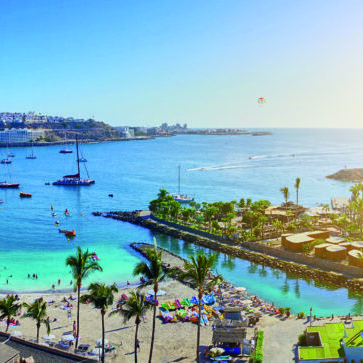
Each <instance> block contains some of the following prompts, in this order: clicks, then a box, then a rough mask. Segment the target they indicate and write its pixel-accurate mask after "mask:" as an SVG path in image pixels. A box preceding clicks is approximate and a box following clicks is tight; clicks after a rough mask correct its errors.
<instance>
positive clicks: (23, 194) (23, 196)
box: [19, 192, 32, 198]
mask: <svg viewBox="0 0 363 363" xmlns="http://www.w3.org/2000/svg"><path fill="white" fill-rule="evenodd" d="M19 196H20V198H31V197H32V195H31V194H30V193H24V192H20V194H19Z"/></svg>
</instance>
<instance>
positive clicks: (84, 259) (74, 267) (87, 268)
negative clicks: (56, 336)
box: [66, 246, 102, 349]
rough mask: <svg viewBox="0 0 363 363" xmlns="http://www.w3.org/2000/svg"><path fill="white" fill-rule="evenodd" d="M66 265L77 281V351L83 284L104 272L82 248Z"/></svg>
mask: <svg viewBox="0 0 363 363" xmlns="http://www.w3.org/2000/svg"><path fill="white" fill-rule="evenodd" d="M66 265H67V266H69V267H70V268H71V271H72V275H73V278H74V279H75V284H74V289H75V290H77V294H78V298H77V336H76V344H75V349H77V347H78V337H79V304H80V295H81V287H82V282H83V280H85V279H86V278H87V277H88V276H89V275H90V274H91V273H92V272H94V271H102V267H101V266H100V265H99V264H98V262H97V261H94V260H93V259H92V254H91V253H90V252H89V251H88V249H87V250H86V251H82V249H81V247H79V246H78V247H77V253H76V255H75V256H69V257H68V258H67V259H66Z"/></svg>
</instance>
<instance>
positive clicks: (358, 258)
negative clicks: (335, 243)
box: [348, 250, 363, 268]
mask: <svg viewBox="0 0 363 363" xmlns="http://www.w3.org/2000/svg"><path fill="white" fill-rule="evenodd" d="M348 261H349V265H352V266H356V267H361V268H363V252H362V251H358V250H352V251H349V252H348Z"/></svg>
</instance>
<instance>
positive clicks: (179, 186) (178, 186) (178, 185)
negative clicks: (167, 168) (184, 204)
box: [178, 165, 180, 195]
mask: <svg viewBox="0 0 363 363" xmlns="http://www.w3.org/2000/svg"><path fill="white" fill-rule="evenodd" d="M178 194H179V195H180V165H179V177H178Z"/></svg>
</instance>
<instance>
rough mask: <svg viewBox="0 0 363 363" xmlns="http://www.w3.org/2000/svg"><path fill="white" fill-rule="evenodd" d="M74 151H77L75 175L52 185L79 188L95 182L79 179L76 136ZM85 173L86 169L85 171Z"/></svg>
mask: <svg viewBox="0 0 363 363" xmlns="http://www.w3.org/2000/svg"><path fill="white" fill-rule="evenodd" d="M76 149H77V169H78V170H77V171H78V173H77V174H71V175H64V177H63V178H61V179H59V180H57V181H55V182H54V183H53V185H65V186H81V185H91V184H94V183H95V181H94V180H93V179H81V172H80V170H79V151H78V137H77V135H76ZM86 172H87V169H86ZM87 175H88V172H87Z"/></svg>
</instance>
